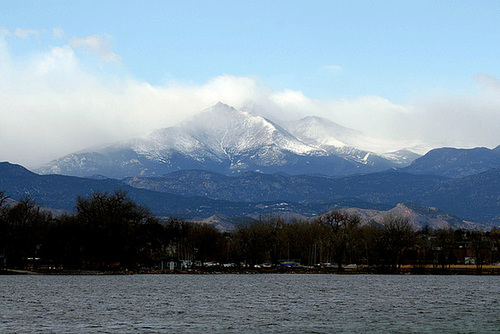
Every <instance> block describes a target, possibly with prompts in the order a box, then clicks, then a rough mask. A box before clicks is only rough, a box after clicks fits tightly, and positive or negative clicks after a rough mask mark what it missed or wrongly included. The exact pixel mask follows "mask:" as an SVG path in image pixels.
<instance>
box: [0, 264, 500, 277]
mask: <svg viewBox="0 0 500 334" xmlns="http://www.w3.org/2000/svg"><path fill="white" fill-rule="evenodd" d="M267 274H284V275H286V274H301V275H308V274H322V275H441V276H446V275H448V276H455V275H479V276H496V275H500V266H498V265H484V266H483V268H482V271H481V272H480V273H478V272H477V268H476V266H475V265H452V266H450V267H449V268H445V269H443V268H437V267H434V266H432V265H427V266H413V265H405V266H401V268H398V270H397V271H395V272H390V271H388V270H387V268H373V269H372V268H370V269H366V268H362V269H346V270H344V271H338V270H337V269H331V268H329V269H326V268H265V269H263V268H260V269H257V268H256V269H248V268H240V269H238V268H231V269H226V268H196V269H186V270H177V269H176V270H168V269H163V270H159V269H141V270H122V269H120V270H87V269H60V270H46V269H43V270H27V269H8V268H5V269H0V275H75V276H96V275H110V276H111V275H267Z"/></svg>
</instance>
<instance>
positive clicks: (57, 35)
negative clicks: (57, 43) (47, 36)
mask: <svg viewBox="0 0 500 334" xmlns="http://www.w3.org/2000/svg"><path fill="white" fill-rule="evenodd" d="M52 37H54V39H65V38H66V33H65V32H64V30H63V29H62V28H61V27H55V28H52Z"/></svg>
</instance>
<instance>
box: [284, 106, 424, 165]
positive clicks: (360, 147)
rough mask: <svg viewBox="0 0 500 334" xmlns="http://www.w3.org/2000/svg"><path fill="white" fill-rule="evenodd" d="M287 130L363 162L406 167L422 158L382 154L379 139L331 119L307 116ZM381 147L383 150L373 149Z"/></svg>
mask: <svg viewBox="0 0 500 334" xmlns="http://www.w3.org/2000/svg"><path fill="white" fill-rule="evenodd" d="M287 129H288V131H289V132H290V133H291V134H293V135H294V136H296V137H297V138H299V139H300V140H302V141H303V142H305V143H307V144H309V145H311V146H316V147H318V148H321V149H324V150H325V151H327V152H329V153H330V154H335V155H337V156H341V157H343V158H345V159H348V160H352V161H355V162H357V163H362V164H371V165H373V164H381V163H386V164H388V165H389V164H390V163H394V164H396V165H398V166H407V165H409V164H410V163H411V162H412V161H413V160H415V159H416V158H418V157H419V155H418V154H415V153H413V152H411V151H408V150H399V151H396V152H391V153H383V147H385V146H384V145H381V143H380V140H378V139H377V138H373V137H370V136H367V135H365V134H363V133H362V132H360V131H356V130H353V129H349V128H346V127H343V126H342V125H339V124H337V123H335V122H332V121H330V120H328V119H325V118H321V117H317V116H308V117H305V118H302V119H300V120H298V121H293V122H289V123H288V124H287ZM373 147H380V148H381V149H380V151H372V150H370V148H373Z"/></svg>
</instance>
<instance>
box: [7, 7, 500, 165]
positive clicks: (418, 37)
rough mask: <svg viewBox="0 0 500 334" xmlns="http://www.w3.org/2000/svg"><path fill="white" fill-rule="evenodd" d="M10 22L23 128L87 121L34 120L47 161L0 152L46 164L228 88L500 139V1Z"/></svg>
mask: <svg viewBox="0 0 500 334" xmlns="http://www.w3.org/2000/svg"><path fill="white" fill-rule="evenodd" d="M0 31H1V32H0V56H1V57H3V58H4V61H3V63H4V64H3V72H0V74H1V75H2V81H3V82H4V86H5V87H6V88H5V89H6V91H8V92H9V97H8V99H7V98H6V97H5V95H4V96H3V98H4V99H3V100H2V97H1V96H0V108H1V109H0V113H2V117H3V118H4V119H6V120H8V121H7V122H6V123H4V126H5V127H7V126H9V129H10V132H11V134H9V135H15V133H16V132H17V133H18V132H19V131H14V130H12V129H13V128H15V127H16V126H18V124H20V123H22V122H23V121H26V119H27V118H30V119H33V124H32V125H33V126H36V125H37V124H40V121H43V120H45V119H49V120H50V122H49V121H47V125H46V126H47V127H49V128H50V127H51V126H54V123H56V124H57V125H59V126H61V125H62V126H68V127H69V128H70V129H71V127H72V126H73V127H77V128H78V129H79V130H78V131H76V134H75V131H73V130H68V131H67V132H68V133H66V135H67V136H69V137H65V136H64V135H65V134H64V133H63V134H61V135H60V136H61V137H57V138H56V137H54V136H51V135H50V133H51V132H52V131H50V130H47V131H46V132H40V130H37V131H34V132H33V131H30V127H29V126H30V125H29V124H28V125H23V127H24V128H23V130H24V131H28V132H30V133H33V137H32V138H33V142H39V141H40V140H39V139H40V138H39V136H42V137H43V138H45V139H46V142H47V145H48V146H50V149H48V148H47V149H44V148H43V147H40V150H38V151H39V152H41V153H40V154H39V157H37V158H34V157H33V154H32V153H31V154H28V153H27V152H25V153H22V152H20V150H19V147H14V146H12V147H11V148H10V149H6V148H5V149H2V150H3V151H2V150H0V160H5V159H7V160H8V159H10V160H15V161H19V162H26V163H28V164H29V163H31V164H34V163H36V162H39V161H42V160H43V159H44V158H46V156H45V155H44V154H45V153H44V152H47V156H50V157H51V158H53V157H56V156H57V155H58V154H61V153H63V152H64V153H68V152H65V151H68V150H73V149H77V148H84V147H85V146H86V145H94V144H99V142H100V141H105V140H115V139H121V138H120V136H124V135H127V136H128V135H131V134H133V133H135V132H142V131H146V130H149V129H151V128H153V127H154V125H159V124H160V125H170V124H171V123H175V121H177V120H182V119H184V118H185V117H187V116H189V115H192V114H193V113H195V111H194V110H197V109H201V108H203V107H207V106H208V104H210V103H212V100H213V101H214V102H216V100H220V99H225V100H226V101H225V102H227V103H230V104H234V105H235V106H236V107H244V106H245V105H248V103H249V101H257V103H256V104H257V105H259V106H261V107H262V110H263V111H262V113H263V114H266V112H267V114H269V115H271V116H275V117H278V118H280V117H281V118H286V117H285V116H283V114H284V113H287V114H288V115H294V116H295V115H304V114H307V113H312V112H314V113H316V114H320V115H321V116H324V117H328V118H330V119H332V120H333V121H337V122H339V123H341V124H343V125H346V126H349V127H355V128H358V129H360V130H362V131H370V130H371V131H372V132H373V133H374V134H375V135H379V136H381V135H384V134H387V136H388V137H390V139H392V140H394V139H398V140H400V141H403V139H405V140H406V139H408V145H410V146H411V145H416V146H418V145H421V146H422V145H424V142H426V143H428V144H429V145H430V146H438V145H441V144H443V145H450V146H490V147H492V146H496V145H498V144H500V138H498V137H495V136H498V135H496V134H495V133H496V132H498V131H496V129H494V128H488V126H490V127H491V126H492V125H491V124H492V121H491V120H492V117H493V119H494V120H497V118H496V117H497V116H496V115H497V114H498V111H499V109H498V106H499V105H500V102H499V94H498V93H499V87H500V84H499V81H498V79H497V78H499V77H500V47H499V45H500V2H498V1H475V2H472V1H471V2H465V1H463V2H458V1H245V2H244V1H123V0H122V1H79V2H76V1H2V3H1V4H0ZM48 64H50V66H52V67H50V66H49V65H48ZM47 66H49V67H47ZM1 68H2V65H1V64H0V71H2V70H1ZM41 68H43V69H41ZM30 71H31V72H34V73H36V75H31V74H30ZM16 87H17V88H16ZM61 87H64V89H65V90H66V91H65V94H63V93H61V91H60V90H61V89H62V88H61ZM0 88H2V87H1V86H0ZM16 89H17V90H16ZM92 91H95V92H96V94H98V95H99V98H95V100H92V98H90V99H89V98H88V96H87V95H86V94H90V93H89V92H92ZM97 92H98V93H97ZM96 94H90V95H92V96H95V95H96ZM134 94H135V95H134ZM149 94H152V95H149ZM12 96H20V98H19V99H18V100H15V99H14V98H13V97H12ZM69 96H71V97H72V100H71V101H72V102H70V101H66V100H65V99H67V98H68V97H69ZM21 97H22V98H21ZM141 98H142V100H143V101H144V99H146V100H147V102H146V103H145V104H146V106H144V105H142V104H140V102H139V101H140V100H141ZM37 99H38V100H37ZM124 99H125V100H129V101H128V102H129V103H128V104H127V106H124V105H122V104H120V102H119V101H121V100H124ZM31 100H33V101H32V102H29V103H25V102H23V101H31ZM36 101H38V102H39V103H38V105H39V108H38V109H37V108H36V106H37V103H36ZM75 101H80V102H79V103H77V102H75ZM85 101H88V103H87V104H85ZM155 101H156V104H155ZM172 101H176V102H175V103H173V102H172ZM190 101H191V102H192V101H197V102H196V103H194V102H193V103H191V104H189V102H190ZM172 103H173V104H172ZM2 105H3V107H2ZM270 105H271V106H270ZM134 106H136V108H134ZM266 106H267V111H266ZM30 108H31V109H30ZM58 108H60V109H61V110H59V111H58V112H55V111H54V110H56V109H58ZM127 108H129V109H130V110H125V111H124V109H127ZM278 109H280V110H281V113H280V112H279V111H277V110H278ZM16 110H17V112H15V111H16ZM120 113H125V116H123V115H124V114H120ZM14 114H19V115H22V116H17V118H16V116H15V115H14ZM436 114H438V115H437V116H436ZM161 115H167V116H168V117H166V116H165V117H166V118H165V119H162V118H161ZM409 115H411V116H409ZM20 117H24V118H22V119H21V118H20ZM453 117H455V119H454V120H450V118H453ZM82 118H83V124H82ZM141 118H147V119H150V120H151V122H150V123H148V122H145V121H144V120H141V121H140V122H138V121H137V120H138V119H141ZM422 118H428V119H429V122H428V124H427V123H425V122H423V121H422V120H421V119H422ZM77 119H78V120H79V122H78V123H76V122H75V120H77ZM415 120H418V122H415ZM471 120H472V122H471ZM499 120H500V119H499ZM377 121H379V122H380V124H378V123H377ZM419 122H420V123H422V124H420V123H419ZM436 122H446V123H447V124H448V123H451V125H450V129H448V130H446V129H442V127H439V128H436V125H435V124H436ZM28 123H29V122H28ZM59 123H60V124H59ZM416 123H419V124H416ZM471 123H473V124H472V125H471ZM493 123H494V122H493ZM103 124H104V125H103ZM110 124H113V125H114V126H115V127H117V129H116V130H113V131H109V130H107V129H109V126H108V125H110ZM374 124H375V125H376V128H377V129H379V131H375V130H373V127H374ZM497 124H500V123H497ZM0 126H1V125H0ZM134 126H135V127H136V128H134ZM405 127H407V128H406V130H401V129H402V128H405ZM408 127H409V130H408ZM483 127H485V128H484V129H483ZM395 128H397V129H399V130H393V129H395ZM0 130H2V129H0ZM437 130H443V135H442V136H437V135H435V134H434V133H435V132H436V131H437ZM482 130H484V131H482ZM391 131H392V132H391ZM478 131H479V132H484V133H482V134H481V135H478V134H477V132H478ZM7 132H9V131H7ZM4 133H6V132H5V131H4ZM89 133H92V135H91V136H89V135H88V134H89ZM402 135H408V138H401V136H402ZM4 136H7V134H4ZM89 138H93V140H89ZM447 138H448V139H447ZM22 142H23V143H24V144H26V145H29V141H28V140H27V139H24V141H22ZM61 142H64V143H65V144H64V145H63V144H61ZM425 145H427V144H425ZM425 145H424V146H425ZM429 145H427V146H429ZM56 146H57V148H56ZM427 146H426V147H427ZM422 147H423V146H422ZM28 155H31V156H32V157H33V158H26V156H28Z"/></svg>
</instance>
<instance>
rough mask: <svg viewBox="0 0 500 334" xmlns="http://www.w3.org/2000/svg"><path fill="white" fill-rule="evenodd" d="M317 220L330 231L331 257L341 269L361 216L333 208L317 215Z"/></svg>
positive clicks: (352, 243) (340, 269)
mask: <svg viewBox="0 0 500 334" xmlns="http://www.w3.org/2000/svg"><path fill="white" fill-rule="evenodd" d="M318 221H319V222H320V223H321V224H322V225H323V226H325V227H326V228H327V229H328V230H329V232H330V244H331V250H332V252H333V258H334V260H335V262H336V263H337V265H338V268H339V271H342V270H343V267H342V264H343V263H344V260H345V257H346V254H347V253H348V252H350V251H351V248H352V247H353V245H354V242H353V241H354V233H355V231H356V229H357V228H358V227H359V224H360V222H361V218H360V217H359V216H358V215H354V214H349V213H347V212H345V211H340V210H333V211H330V212H327V213H325V214H322V215H321V216H319V218H318Z"/></svg>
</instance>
